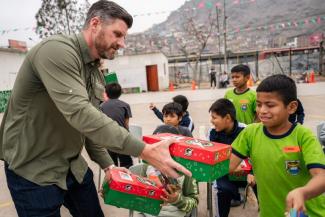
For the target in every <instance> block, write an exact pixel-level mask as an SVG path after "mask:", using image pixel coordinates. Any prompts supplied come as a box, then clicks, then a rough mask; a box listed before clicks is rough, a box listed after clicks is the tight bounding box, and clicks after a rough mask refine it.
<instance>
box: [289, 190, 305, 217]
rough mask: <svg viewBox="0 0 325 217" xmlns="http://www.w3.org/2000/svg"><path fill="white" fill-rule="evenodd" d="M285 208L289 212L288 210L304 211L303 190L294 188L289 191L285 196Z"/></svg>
mask: <svg viewBox="0 0 325 217" xmlns="http://www.w3.org/2000/svg"><path fill="white" fill-rule="evenodd" d="M286 203H287V208H286V210H287V211H289V210H290V209H292V208H293V209H296V210H297V211H303V212H305V211H306V207H305V196H304V192H303V188H296V189H294V190H292V191H290V192H289V193H288V195H287V199H286Z"/></svg>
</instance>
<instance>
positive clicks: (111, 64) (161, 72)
mask: <svg viewBox="0 0 325 217" xmlns="http://www.w3.org/2000/svg"><path fill="white" fill-rule="evenodd" d="M147 65H157V66H158V82H159V89H160V90H163V89H166V88H168V85H169V77H168V75H169V72H168V60H167V58H166V57H165V56H164V55H163V54H161V53H152V54H141V55H132V56H117V57H116V58H115V59H114V60H106V61H105V63H104V67H107V68H108V69H109V71H114V72H116V74H117V77H118V80H119V83H120V84H121V86H122V87H123V88H131V87H140V88H141V90H144V91H147V76H146V66H147Z"/></svg>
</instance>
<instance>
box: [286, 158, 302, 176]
mask: <svg viewBox="0 0 325 217" xmlns="http://www.w3.org/2000/svg"><path fill="white" fill-rule="evenodd" d="M285 163H286V170H287V173H289V174H290V175H293V176H295V175H298V174H299V172H300V161H299V160H287V161H286V162H285Z"/></svg>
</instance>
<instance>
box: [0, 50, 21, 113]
mask: <svg viewBox="0 0 325 217" xmlns="http://www.w3.org/2000/svg"><path fill="white" fill-rule="evenodd" d="M25 55H26V53H22V52H17V51H14V50H12V49H0V66H1V70H0V77H1V79H0V112H4V110H5V108H6V105H7V101H8V98H9V96H10V92H11V89H12V87H13V85H14V82H15V80H16V76H17V73H18V70H19V68H20V66H21V64H22V62H23V61H24V58H25Z"/></svg>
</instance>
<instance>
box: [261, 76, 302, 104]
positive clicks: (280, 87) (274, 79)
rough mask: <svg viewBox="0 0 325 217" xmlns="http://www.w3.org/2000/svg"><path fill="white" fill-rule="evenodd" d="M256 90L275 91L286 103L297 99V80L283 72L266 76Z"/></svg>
mask: <svg viewBox="0 0 325 217" xmlns="http://www.w3.org/2000/svg"><path fill="white" fill-rule="evenodd" d="M256 92H268V93H269V92H275V93H277V94H278V95H279V97H280V98H281V100H282V102H283V103H284V104H285V105H288V104H289V103H290V102H292V101H295V100H297V87H296V84H295V82H294V81H293V80H292V78H290V77H288V76H286V75H281V74H277V75H271V76H269V77H267V78H265V79H264V80H263V81H262V82H261V83H260V85H258V87H257V89H256Z"/></svg>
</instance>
